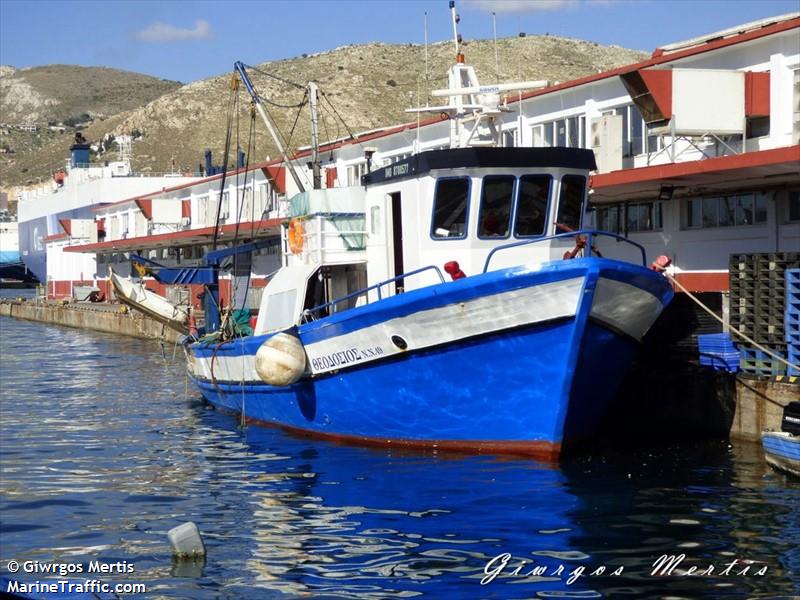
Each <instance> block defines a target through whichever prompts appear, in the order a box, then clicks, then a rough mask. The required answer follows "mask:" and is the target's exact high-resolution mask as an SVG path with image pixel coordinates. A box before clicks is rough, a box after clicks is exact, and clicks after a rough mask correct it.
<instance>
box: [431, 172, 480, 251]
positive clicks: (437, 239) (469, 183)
mask: <svg viewBox="0 0 800 600" xmlns="http://www.w3.org/2000/svg"><path fill="white" fill-rule="evenodd" d="M450 180H466V181H467V204H466V206H465V207H464V213H465V215H464V234H463V235H460V236H447V237H438V236H435V235H434V232H435V229H434V216H435V215H436V192H437V190H438V189H439V182H440V181H450ZM471 206H472V177H470V176H468V175H455V176H450V177H437V178H436V180H435V181H434V184H433V198H432V200H431V214H430V223H431V226H430V227H429V228H428V236H429V237H430V239H431V240H433V241H434V242H449V241H453V240H465V239H467V237H468V236H469V212H470V207H471Z"/></svg>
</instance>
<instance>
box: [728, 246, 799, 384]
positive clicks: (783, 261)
mask: <svg viewBox="0 0 800 600" xmlns="http://www.w3.org/2000/svg"><path fill="white" fill-rule="evenodd" d="M798 267H800V253H796V252H770V253H764V254H733V255H731V260H730V323H731V326H732V327H734V328H736V329H738V330H739V331H741V332H742V333H744V334H746V335H747V336H749V337H750V338H752V339H753V340H754V341H755V342H756V343H758V344H759V345H761V346H764V347H765V348H768V349H769V350H770V351H771V352H772V353H774V354H776V355H778V356H780V357H781V358H784V359H786V358H787V357H788V344H787V334H786V319H787V310H788V306H789V303H787V294H788V284H787V279H786V272H787V271H791V270H793V269H795V268H798ZM737 341H739V340H737ZM739 349H740V352H741V362H740V366H741V370H742V372H744V373H749V374H752V375H766V376H772V375H785V374H786V365H785V363H783V362H781V361H779V360H777V359H775V358H773V357H771V356H770V355H768V354H766V353H765V352H764V351H763V350H760V349H758V348H753V347H748V345H747V344H746V343H744V342H742V343H741V345H740V348H739Z"/></svg>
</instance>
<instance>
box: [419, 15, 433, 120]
mask: <svg viewBox="0 0 800 600" xmlns="http://www.w3.org/2000/svg"><path fill="white" fill-rule="evenodd" d="M430 93H431V84H430V79H429V77H428V11H425V106H428V105H429V104H430V102H429V96H430ZM417 102H419V97H417Z"/></svg>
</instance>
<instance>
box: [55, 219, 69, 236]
mask: <svg viewBox="0 0 800 600" xmlns="http://www.w3.org/2000/svg"><path fill="white" fill-rule="evenodd" d="M58 224H59V225H61V229H63V230H64V231H65V232H66V233H67V235H72V219H59V220H58Z"/></svg>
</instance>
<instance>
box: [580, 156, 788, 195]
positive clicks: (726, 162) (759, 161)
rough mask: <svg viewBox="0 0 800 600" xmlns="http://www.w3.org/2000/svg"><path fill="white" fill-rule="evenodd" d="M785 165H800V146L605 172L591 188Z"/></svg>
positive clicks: (595, 178)
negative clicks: (792, 163) (785, 163)
mask: <svg viewBox="0 0 800 600" xmlns="http://www.w3.org/2000/svg"><path fill="white" fill-rule="evenodd" d="M783 162H789V163H791V162H796V163H798V166H800V145H797V146H787V147H785V148H774V149H772V150H760V151H758V152H745V153H743V154H736V155H734V156H718V157H716V158H708V159H705V160H692V161H686V162H681V163H669V164H666V165H654V166H651V167H636V168H633V169H623V170H621V171H612V172H611V173H601V174H599V175H593V176H592V181H591V186H592V188H593V189H598V190H599V189H603V188H609V187H613V186H616V185H625V184H629V183H639V182H643V181H657V180H660V179H670V178H673V177H684V176H686V175H695V174H697V173H710V172H714V171H732V170H736V169H743V168H746V167H763V166H766V165H774V164H777V163H783Z"/></svg>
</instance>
